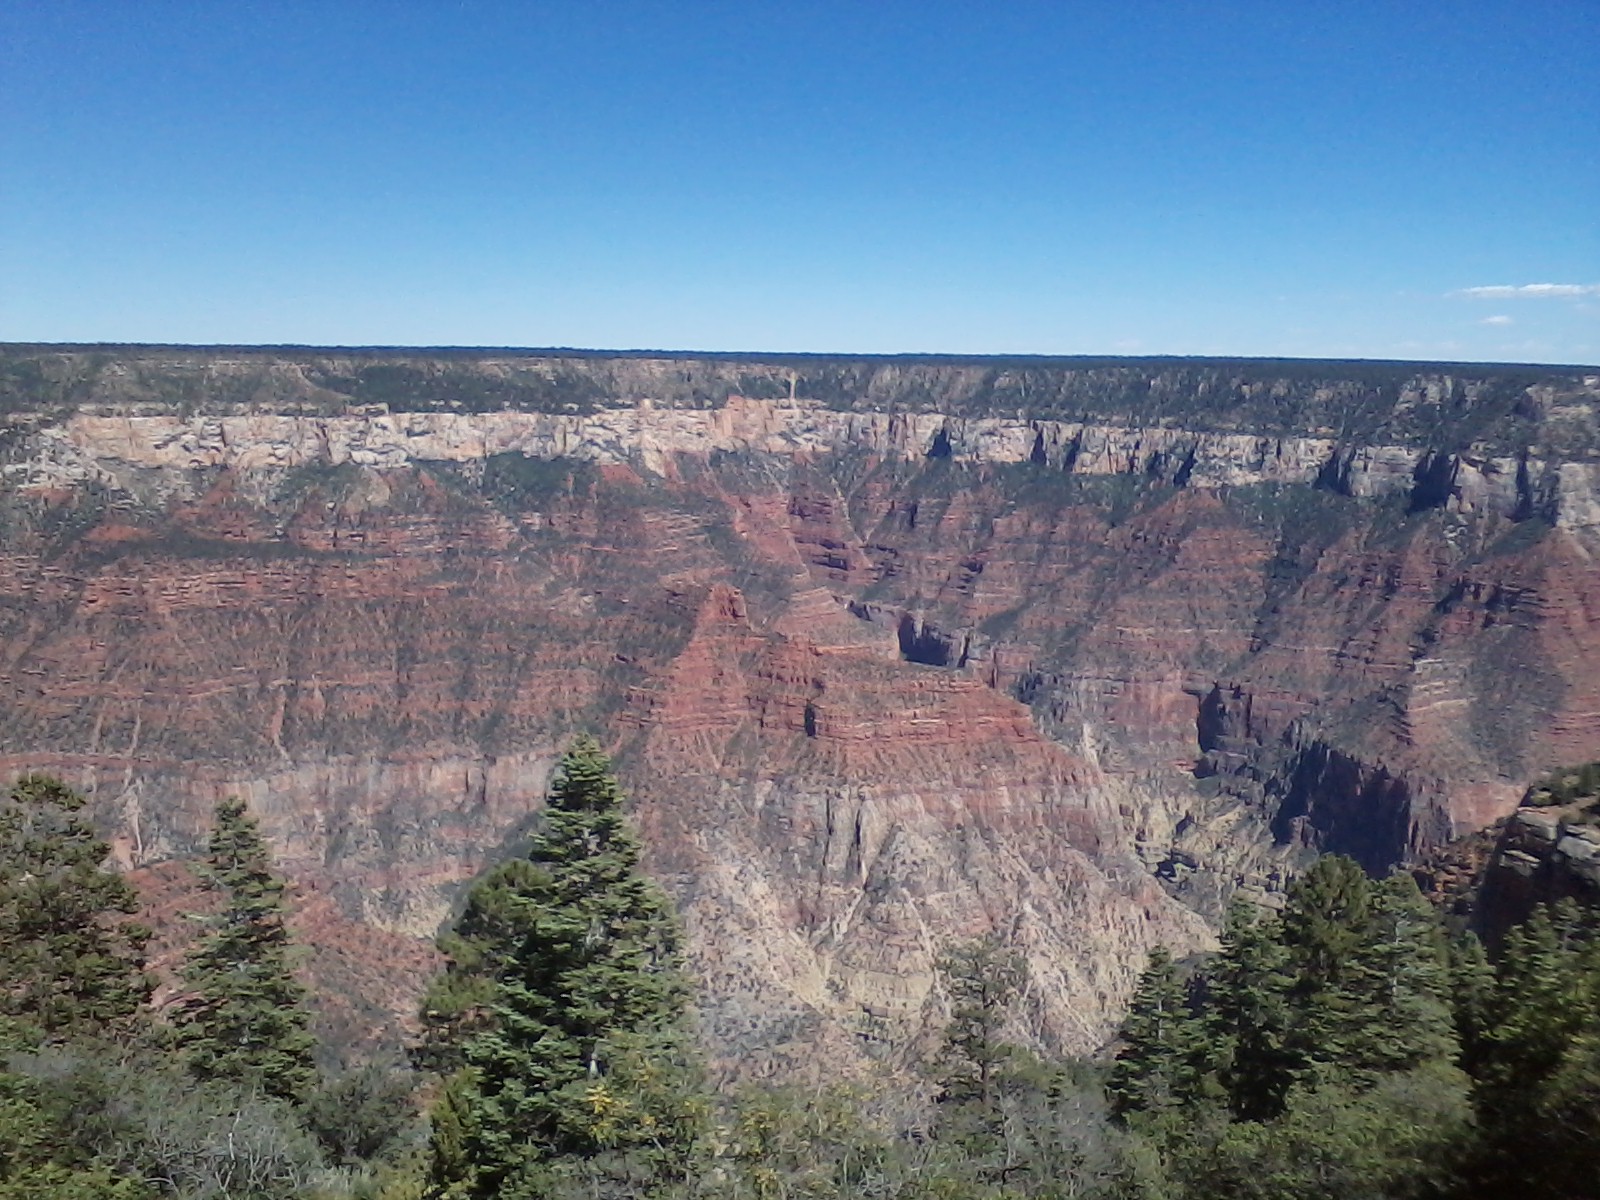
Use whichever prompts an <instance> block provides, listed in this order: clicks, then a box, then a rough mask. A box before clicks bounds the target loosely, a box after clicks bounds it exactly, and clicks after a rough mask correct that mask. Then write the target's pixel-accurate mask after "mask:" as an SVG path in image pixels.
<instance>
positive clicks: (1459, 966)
mask: <svg viewBox="0 0 1600 1200" xmlns="http://www.w3.org/2000/svg"><path fill="white" fill-rule="evenodd" d="M1494 992H1495V977H1494V968H1493V967H1492V966H1490V965H1489V955H1488V954H1487V952H1485V950H1484V948H1483V943H1482V942H1481V941H1479V940H1478V935H1477V934H1475V933H1472V932H1470V931H1469V932H1467V933H1465V934H1463V935H1461V937H1460V938H1458V939H1456V940H1455V941H1453V942H1452V943H1451V945H1450V996H1451V1007H1452V1012H1453V1015H1454V1024H1455V1033H1456V1040H1457V1042H1459V1043H1460V1046H1461V1057H1460V1065H1461V1069H1462V1070H1463V1071H1465V1072H1467V1074H1469V1075H1476V1074H1477V1073H1478V1067H1479V1064H1480V1063H1481V1062H1482V1059H1483V1055H1484V1053H1485V1051H1486V1049H1487V1045H1488V1041H1487V1039H1488V1035H1489V1031H1490V1029H1491V1028H1492V1025H1493V1021H1494V1015H1493V1008H1494Z"/></svg>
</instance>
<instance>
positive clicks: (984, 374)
mask: <svg viewBox="0 0 1600 1200" xmlns="http://www.w3.org/2000/svg"><path fill="white" fill-rule="evenodd" d="M508 405H509V406H510V407H506V406H508ZM0 411H3V412H5V413H6V414H8V415H7V420H8V422H9V424H8V426H7V427H6V429H5V431H4V432H3V433H0V471H3V478H4V486H3V488H0V522H3V525H0V529H3V532H0V554H3V556H4V570H3V572H0V754H3V755H4V756H5V757H4V766H5V767H6V768H7V769H8V770H15V769H19V768H21V767H23V766H44V767H49V768H52V769H56V770H60V771H62V772H63V773H64V774H66V775H67V776H68V777H69V778H71V779H72V780H73V781H75V782H77V783H79V784H82V785H83V786H86V787H88V788H90V789H91V790H92V791H93V793H94V795H95V797H96V801H97V803H98V805H99V806H100V808H101V811H102V813H103V815H104V816H105V817H106V819H107V820H108V821H110V822H113V823H114V824H115V826H116V828H117V830H118V840H117V846H118V852H119V854H121V855H122V856H123V858H124V859H125V860H126V861H127V862H128V863H129V864H130V865H132V866H135V867H138V868H140V869H141V870H142V872H143V873H144V874H145V875H146V876H147V877H148V878H149V879H150V880H151V881H152V883H151V886H152V887H153V888H155V890H156V891H157V892H162V889H163V888H167V890H170V888H169V887H168V884H169V883H170V880H167V879H166V876H165V875H163V874H162V872H163V871H165V870H167V868H163V867H161V866H159V864H162V863H163V862H164V861H165V860H168V859H171V858H173V857H175V856H181V855H183V854H186V853H189V852H191V851H192V850H193V849H194V847H195V846H196V845H197V840H198V837H199V831H200V830H201V829H202V827H203V825H204V823H205V819H206V817H207V814H208V812H209V808H210V806H211V805H212V804H213V803H214V802H215V800H216V799H217V798H219V797H221V796H224V795H229V794H237V795H242V796H245V797H246V798H248V799H249V800H250V802H251V803H252V805H253V807H254V808H255V809H256V811H257V812H259V813H260V814H261V815H262V818H263V822H264V825H265V827H266V829H267V831H268V833H269V834H270V835H271V836H272V838H273V840H274V843H275V845H276V846H277V847H278V849H279V850H280V852H281V854H282V855H283V860H284V863H285V866H286V868H287V869H288V870H289V871H290V872H291V873H292V874H293V876H294V877H295V879H296V880H297V883H298V887H299V894H300V896H301V897H302V905H301V907H302V912H303V918H302V919H303V920H304V921H305V922H306V928H307V929H308V931H309V932H310V935H311V938H312V940H314V941H315V942H316V943H317V944H318V945H319V946H320V947H321V948H322V949H321V951H320V952H319V954H320V957H319V959H318V964H319V965H318V967H317V969H318V970H319V971H320V972H321V977H322V978H323V980H324V983H325V987H326V988H327V989H328V990H330V991H338V990H341V989H346V990H348V989H351V988H354V986H355V985H354V984H344V983H341V982H340V981H341V980H355V979H359V980H360V981H361V983H360V987H361V989H362V990H371V991H374V992H375V993H377V994H378V995H379V996H381V997H382V998H384V999H385V1000H386V1001H387V1002H388V1003H389V1004H390V1005H391V1006H392V1007H393V1008H394V1009H395V1010H396V1011H403V1010H404V1009H405V1008H406V1006H407V1005H409V1003H410V1002H411V998H412V997H413V996H414V994H415V991H416V989H417V987H418V986H419V984H420V980H419V978H418V976H419V975H420V974H421V973H422V971H423V970H424V969H425V966H426V961H427V960H426V957H425V956H424V955H422V953H421V951H420V950H418V949H415V947H416V946H417V945H418V942H419V941H420V940H423V939H426V938H428V937H430V936H431V934H432V933H433V932H434V930H435V929H436V927H437V926H438V924H439V923H440V921H441V920H443V919H444V918H445V917H446V915H447V913H448V910H449V906H450V904H451V902H452V899H453V898H454V897H455V896H456V895H457V893H458V890H459V887H460V884H461V883H462V881H464V880H466V879H467V878H469V877H470V876H471V875H472V874H473V872H475V871H476V870H478V869H479V868H481V866H483V865H484V864H485V863H486V862H488V861H490V860H492V859H493V858H494V857H496V856H497V855H499V854H502V853H505V852H506V851H507V850H508V849H509V848H511V847H513V846H514V845H515V844H516V842H517V840H518V838H519V837H520V836H521V834H522V833H523V832H524V831H525V830H526V829H527V827H528V824H529V822H530V821H531V819H532V818H533V816H534V814H535V810H536V808H537V803H538V798H539V796H540V794H541V792H542V789H543V785H544V782H545V779H546V776H547V774H548V771H549V768H550V764H551V762H552V761H553V758H554V756H555V755H556V754H557V753H558V752H559V748H560V746H561V744H562V743H563V741H564V739H565V738H566V737H567V736H569V734H570V733H571V732H573V731H575V730H577V729H580V728H597V729H599V730H601V731H602V732H603V733H604V735H605V737H606V738H607V740H608V741H609V743H610V745H611V747H612V748H613V750H614V751H615V752H616V753H617V755H618V761H619V763H620V765H621V767H622V769H623V772H624V775H625V779H626V782H627V783H628V784H629V785H630V786H631V788H632V790H633V792H634V794H635V795H636V797H637V798H638V801H639V817H640V820H641V823H642V825H643V827H644V830H645V833H646V837H647V840H648V842H649V845H650V849H651V854H652V858H653V864H654V868H655V870H656V871H657V872H658V873H659V874H660V875H661V876H662V878H663V879H665V880H666V881H667V882H668V883H669V885H670V886H671V887H672V888H673V890H674V891H675V893H676V894H677V896H678V899H679V901H680V904H681V905H682V907H683V911H684V914H685V919H686V922H687V924H688V928H689V932H690V935H691V943H692V946H693V952H694V956H695V959H696V967H697V969H698V970H699V971H700V973H701V975H702V977H703V978H704V979H705V981H706V983H705V989H704V993H703V997H702V1004H703V1008H704V1011H705V1026H706V1029H707V1031H708V1033H709V1035H710V1036H711V1038H712V1040H713V1041H714V1043H715V1044H716V1045H717V1046H718V1047H719V1048H721V1049H722V1050H723V1051H724V1052H727V1053H729V1054H734V1053H739V1054H743V1055H745V1056H746V1058H747V1061H748V1062H749V1063H750V1064H752V1065H753V1067H754V1069H760V1068H761V1066H762V1065H768V1066H772V1067H776V1068H792V1067H795V1066H796V1065H800V1064H806V1063H816V1062H821V1061H826V1062H830V1063H843V1062H857V1063H859V1062H862V1061H871V1060H873V1059H875V1058H879V1057H892V1056H893V1055H894V1054H895V1053H898V1052H899V1051H898V1050H897V1049H896V1048H897V1047H904V1046H905V1045H907V1044H909V1043H911V1042H914V1041H915V1039H916V1038H917V1037H918V1036H919V1035H920V1033H921V1032H922V1031H923V1030H924V1029H925V1028H926V1027H927V1026H928V1024H929V1022H930V1020H931V1019H932V1018H933V1017H934V1016H936V1014H937V1012H938V1009H939V1006H940V998H939V996H938V995H937V993H936V991H935V989H934V987H933V979H932V962H933V959H934V958H935V957H936V955H937V953H938V952H939V950H940V948H941V946H942V945H943V944H944V943H946V942H947V941H948V940H950V939H951V938H953V937H959V936H966V935H970V934H974V933H977V932H980V931H983V930H987V929H991V928H996V927H1000V928H1003V929H1004V931H1005V932H1006V933H1007V934H1008V935H1009V936H1011V937H1013V938H1014V939H1015V941H1016V942H1017V943H1018V944H1019V945H1020V946H1022V947H1024V948H1025V949H1026V951H1027V953H1028V955H1029V958H1030V962H1031V965H1032V968H1033V979H1034V983H1033V990H1032V1006H1031V1020H1032V1023H1033V1026H1034V1029H1035V1032H1036V1033H1038V1034H1039V1036H1041V1037H1044V1038H1047V1039H1049V1040H1051V1041H1053V1042H1056V1043H1058V1044H1061V1045H1064V1046H1066V1047H1067V1048H1069V1049H1074V1050H1088V1049H1092V1048H1094V1047H1095V1046H1096V1045H1098V1044H1099V1043H1100V1042H1101V1041H1102V1040H1103V1038H1104V1037H1105V1035H1106V1033H1107V1031H1108V1026H1109V1023H1110V1022H1111V1021H1113V1020H1114V1019H1115V1016H1116V1014H1117V1011H1118V1008H1119V1005H1120V1004H1121V1003H1122V1001H1123V999H1124V998H1125V996H1126V993H1127V991H1128V989H1129V987H1130V986H1131V983H1132V981H1133V979H1134V977H1135V975H1136V973H1137V970H1138V969H1139V967H1140V965H1141V963H1142V957H1143V953H1144V951H1145V950H1146V949H1147V948H1148V947H1149V946H1150V945H1152V944H1154V943H1156V942H1164V943H1166V944H1168V945H1170V946H1172V947H1174V949H1176V950H1177V951H1179V952H1180V953H1182V952H1186V951H1189V950H1193V949H1196V948H1199V947H1202V946H1204V945H1206V944H1208V941H1209V937H1210V935H1209V933H1208V931H1207V928H1206V925H1205V922H1204V921H1203V920H1202V919H1201V915H1200V914H1205V915H1210V916H1214V915H1215V914H1216V912H1217V911H1218V910H1219V906H1220V905H1221V903H1222V902H1223V901H1224V900H1225V899H1226V897H1227V896H1229V895H1231V894H1232V893H1233V892H1234V891H1235V890H1237V889H1239V888H1244V889H1247V890H1248V893H1249V894H1257V895H1260V896H1262V897H1264V898H1268V899H1270V897H1271V896H1272V895H1273V893H1274V892H1275V891H1276V890H1278V889H1279V888H1280V887H1281V885H1282V882H1283V880H1284V878H1285V874H1286V872H1289V871H1291V870H1292V869H1293V867H1294V865H1295V863H1296V862H1297V861H1299V860H1300V859H1301V857H1302V856H1303V855H1304V854H1305V853H1306V851H1307V850H1308V849H1310V848H1316V847H1320V848H1328V849H1337V850H1342V851H1345V852H1349V853H1354V854H1356V855H1357V856H1358V857H1360V858H1361V859H1362V860H1363V861H1364V862H1366V863H1367V864H1368V865H1369V866H1371V867H1373V868H1375V869H1377V868H1382V867H1385V866H1387V865H1389V864H1392V863H1394V862H1397V861H1400V860H1402V859H1405V858H1407V857H1409V856H1412V855H1414V854H1417V853H1420V852H1422V851H1425V850H1427V849H1428V848H1430V847H1432V846H1435V845H1438V844H1440V843H1442V842H1443V841H1446V840H1448V839H1449V838H1450V837H1452V836H1453V835H1455V834H1457V833H1460V832H1462V831H1464V830H1467V829H1470V828H1475V827H1477V826H1480V825H1483V824H1487V823H1488V822H1490V821H1492V820H1494V819H1495V818H1497V817H1500V816H1502V815H1504V814H1505V813H1506V812H1508V811H1510V810H1511V809H1512V808H1514V807H1515V803H1516V799H1517V797H1519V796H1520V795H1521V794H1522V792H1523V790H1524V789H1525V787H1526V786H1527V783H1528V782H1529V780H1530V779H1531V778H1532V777H1533V776H1535V775H1536V774H1538V773H1539V772H1540V771H1541V770H1542V769H1544V768H1545V767H1547V766H1548V765H1550V764H1551V763H1555V762H1572V761H1585V760H1588V759H1593V758H1600V672H1596V671H1595V670H1594V666H1595V664H1596V663H1597V662H1600V560H1597V558H1596V557H1595V556H1596V554H1597V552H1600V378H1596V377H1595V376H1594V375H1593V374H1590V375H1587V376H1586V375H1584V374H1583V373H1582V372H1561V371H1553V370H1551V371H1544V370H1532V369H1525V370H1517V371H1512V370H1509V369H1507V370H1488V369H1482V370H1477V372H1476V373H1475V374H1474V373H1473V372H1472V371H1470V370H1469V369H1467V368H1457V369H1454V370H1453V371H1451V372H1445V371H1443V370H1439V371H1429V370H1425V369H1420V368H1410V367H1404V366H1388V367H1383V366H1374V365H1368V364H1358V365H1339V364H1320V365H1319V364H1249V363H1242V364H1173V363H1151V364H1129V363H1110V364H1060V363H1055V364H1052V363H1045V362H1028V363H1018V364H981V363H980V364H958V363H942V362H924V363H916V362H894V361H887V362H885V361H880V362H854V363H852V362H824V361H820V360H805V359H796V360H782V361H765V362H762V361H754V360H751V361H741V360H736V359H716V358H698V359H695V358H686V359H681V360H675V359H651V358H645V357H610V358H607V357H600V356H587V357H566V358H562V357H543V358H540V357H536V356H513V355H502V356H498V357H496V356H492V355H479V356H471V355H462V354H456V355H440V356H435V357H432V358H430V357H425V356H416V355H405V354H370V355H355V354H340V355H332V354H324V353H321V352H303V353H302V352H297V351H296V352H291V351H282V352H187V351H153V350H128V351H121V352H90V351H83V352H65V351H46V350H38V351H30V350H27V349H24V348H17V349H13V350H11V351H9V352H7V353H6V354H4V355H3V356H0ZM162 894H165V893H164V892H162ZM364 929H365V930H375V931H378V933H379V934H381V938H379V937H377V936H374V937H364V936H363V935H362V933H361V931H362V930H364ZM383 938H387V939H389V941H388V942H383V941H382V939H383ZM408 939H409V940H408ZM382 945H389V946H391V947H394V948H395V949H394V951H393V952H392V953H391V952H385V953H383V954H381V955H380V954H377V953H375V952H374V947H376V946H382ZM400 947H406V948H408V949H406V951H405V952H403V953H402V952H401V951H400V949H399V948H400ZM352 1007H353V1008H357V1009H359V1008H361V1006H360V1005H354V1006H352V1005H350V1004H347V1005H345V1008H346V1009H347V1010H349V1009H352ZM362 1021H365V1022H366V1024H365V1025H362ZM381 1023H382V1022H381V1019H380V1018H379V1017H376V1016H372V1015H371V1014H368V1015H367V1016H365V1017H363V1016H361V1015H360V1014H359V1013H358V1014H356V1015H355V1016H352V1017H350V1018H349V1020H348V1021H347V1024H349V1025H350V1026H351V1027H352V1028H356V1027H360V1028H362V1029H365V1028H375V1027H376V1025H378V1024H381ZM819 1050H820V1051H821V1053H820V1054H819Z"/></svg>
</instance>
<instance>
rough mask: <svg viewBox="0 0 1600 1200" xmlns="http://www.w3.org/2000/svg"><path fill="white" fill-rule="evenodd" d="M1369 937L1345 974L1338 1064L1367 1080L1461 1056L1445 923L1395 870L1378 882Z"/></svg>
mask: <svg viewBox="0 0 1600 1200" xmlns="http://www.w3.org/2000/svg"><path fill="white" fill-rule="evenodd" d="M1370 895H1371V907H1370V911H1369V913H1368V918H1367V920H1366V922H1365V924H1366V927H1367V938H1366V940H1365V942H1364V943H1363V944H1362V945H1361V946H1360V947H1359V948H1358V949H1357V951H1356V957H1355V962H1354V969H1353V970H1352V971H1351V972H1350V973H1349V1000H1350V1003H1349V1008H1348V1013H1349V1017H1350V1019H1349V1022H1348V1025H1347V1029H1346V1036H1345V1048H1344V1050H1345V1052H1344V1057H1343V1063H1342V1065H1343V1066H1344V1067H1345V1068H1346V1069H1347V1070H1349V1071H1352V1072H1354V1073H1355V1074H1356V1075H1357V1077H1358V1081H1359V1078H1360V1077H1365V1078H1366V1079H1367V1080H1370V1079H1372V1078H1373V1077H1375V1075H1376V1074H1378V1073H1381V1072H1386V1071H1407V1070H1410V1069H1411V1068H1413V1067H1417V1066H1420V1065H1422V1064H1423V1063H1427V1062H1441V1063H1447V1062H1454V1061H1455V1059H1456V1058H1457V1056H1458V1053H1459V1049H1460V1047H1459V1044H1458V1042H1457V1040H1456V1035H1455V1028H1454V1024H1453V1020H1452V1012H1451V990H1450V989H1451V973H1450V958H1449V951H1448V948H1447V945H1446V941H1445V934H1444V925H1443V923H1442V922H1441V921H1440V920H1439V915H1438V913H1437V911H1436V910H1435V909H1434V907H1433V906H1432V905H1431V904H1429V903H1428V901H1427V898H1426V897H1425V896H1423V894H1422V892H1421V890H1420V889H1418V887H1417V883H1416V880H1415V879H1413V878H1412V877H1411V876H1410V875H1409V874H1407V873H1405V872H1403V871H1401V872H1396V873H1395V874H1393V875H1391V876H1389V878H1387V879H1385V880H1383V881H1382V882H1380V883H1378V884H1376V885H1375V886H1374V887H1373V888H1372V889H1371V892H1370Z"/></svg>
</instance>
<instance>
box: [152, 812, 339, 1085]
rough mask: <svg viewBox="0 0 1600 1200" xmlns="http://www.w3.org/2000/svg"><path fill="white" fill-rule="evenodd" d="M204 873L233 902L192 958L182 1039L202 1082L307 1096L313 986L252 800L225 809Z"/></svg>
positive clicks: (180, 1016)
mask: <svg viewBox="0 0 1600 1200" xmlns="http://www.w3.org/2000/svg"><path fill="white" fill-rule="evenodd" d="M204 874H205V878H206V880H207V882H208V884H209V885H210V886H211V887H212V888H215V889H218V890H220V891H222V892H224V893H225V897H226V898H225V900H224V904H223V909H222V912H221V913H220V914H219V915H218V916H217V917H216V918H215V919H214V921H213V922H212V924H211V928H210V930H209V932H208V933H206V934H205V935H204V936H203V937H202V938H201V939H200V941H199V943H198V944H197V945H196V946H195V948H194V949H193V950H192V951H191V952H190V954H189V957H188V961H187V963H186V964H185V969H184V977H185V979H186V980H187V981H188V983H189V985H190V987H191V988H192V989H193V993H194V994H193V995H192V996H191V997H190V999H189V1000H188V1001H187V1002H186V1003H185V1004H184V1005H183V1006H182V1007H181V1008H180V1009H179V1011H178V1012H177V1014H176V1016H175V1023H176V1025H177V1027H178V1044H179V1046H180V1048H181V1049H182V1051H183V1053H184V1056H185V1058H186V1059H187V1061H188V1063H189V1067H190V1069H191V1070H192V1071H193V1072H194V1073H195V1074H196V1075H197V1076H199V1077H200V1078H202V1079H229V1080H236V1081H239V1082H245V1083H254V1084H257V1085H259V1086H260V1087H261V1088H262V1089H263V1090H264V1091H266V1092H267V1093H268V1094H270V1095H273V1096H277V1097H280V1098H282V1099H285V1100H291V1101H300V1100H303V1099H305V1098H306V1096H307V1095H308V1094H309V1092H310V1089H311V1086H312V1084H313V1083H314V1082H315V1078H316V1070H315V1067H314V1065H313V1062H312V1051H313V1049H314V1047H315V1044H316V1041H315V1039H314V1038H313V1037H312V1035H311V1032H310V1029H309V1015H308V1013H307V1009H306V991H305V988H304V987H302V986H301V984H300V983H299V981H298V980H296V979H295V977H294V972H293V970H292V969H291V967H290V962H289V931H288V929H287V927H286V926H285V924H284V901H283V891H284V883H283V879H282V878H281V877H280V876H278V875H277V874H275V873H274V872H273V870H272V857H271V854H270V852H269V851H268V849H267V845H266V843H265V842H264V841H263V840H262V837H261V832H260V830H259V829H258V828H257V826H256V822H255V820H254V819H253V818H252V817H250V815H249V814H248V813H247V812H246V811H245V806H244V802H243V801H240V800H224V801H223V802H222V803H221V804H219V805H217V810H216V824H215V825H214V827H213V828H212V831H211V842H210V846H209V849H208V852H207V858H206V867H205V870H204Z"/></svg>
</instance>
